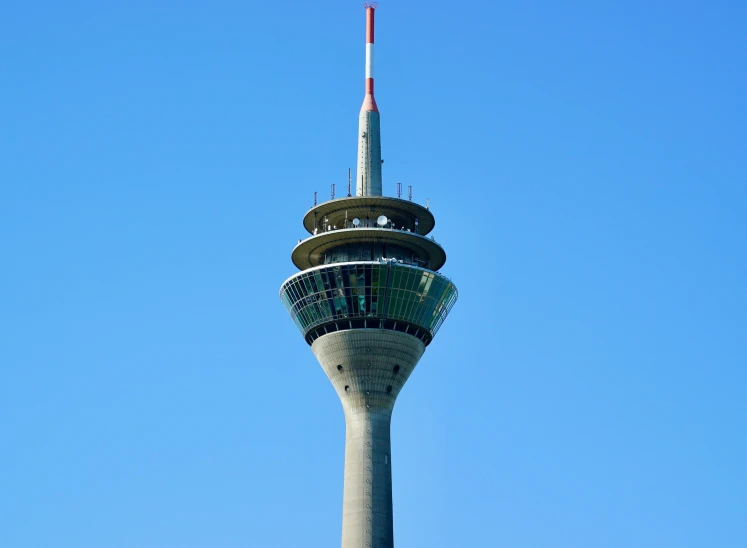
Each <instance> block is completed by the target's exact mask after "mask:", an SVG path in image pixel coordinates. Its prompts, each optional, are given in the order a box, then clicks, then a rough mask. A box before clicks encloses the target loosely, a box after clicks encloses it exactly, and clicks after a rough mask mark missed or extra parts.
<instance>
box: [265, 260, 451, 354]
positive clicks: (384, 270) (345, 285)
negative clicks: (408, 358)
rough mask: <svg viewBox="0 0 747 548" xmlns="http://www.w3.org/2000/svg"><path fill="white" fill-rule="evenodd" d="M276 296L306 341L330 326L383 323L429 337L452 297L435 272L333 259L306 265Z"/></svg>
mask: <svg viewBox="0 0 747 548" xmlns="http://www.w3.org/2000/svg"><path fill="white" fill-rule="evenodd" d="M280 299H281V300H282V302H283V304H284V305H285V307H286V308H287V309H288V312H290V314H291V317H292V318H293V321H295V322H296V325H297V326H298V328H299V330H300V331H301V333H302V334H303V335H304V338H305V339H306V342H308V343H309V344H311V343H313V342H314V340H316V339H317V338H319V337H321V336H322V335H325V334H326V333H332V332H335V331H342V330H346V329H360V328H382V329H391V330H395V331H402V332H405V333H409V334H411V335H414V336H416V337H418V338H420V339H421V340H422V341H423V342H424V343H425V344H426V345H427V344H429V343H430V342H431V340H433V337H434V336H435V335H436V332H437V331H438V329H439V327H441V324H442V323H443V321H444V320H445V319H446V315H447V314H448V313H449V310H451V307H452V306H453V305H454V303H455V302H456V299H457V289H456V286H455V285H454V284H453V283H451V281H450V280H449V279H448V278H446V277H445V276H442V275H441V274H439V273H437V272H433V271H431V270H426V269H424V268H420V267H417V266H411V265H404V264H400V263H396V262H394V261H384V262H378V261H374V262H353V263H335V264H330V265H324V266H319V267H316V268H312V269H309V270H305V271H303V272H300V273H298V274H296V275H295V276H292V277H291V278H289V279H288V280H286V281H285V283H283V285H282V287H281V288H280Z"/></svg>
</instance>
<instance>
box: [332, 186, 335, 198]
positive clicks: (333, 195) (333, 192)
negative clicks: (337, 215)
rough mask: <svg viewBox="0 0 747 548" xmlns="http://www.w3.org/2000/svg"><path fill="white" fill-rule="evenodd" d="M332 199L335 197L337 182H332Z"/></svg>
mask: <svg viewBox="0 0 747 548" xmlns="http://www.w3.org/2000/svg"><path fill="white" fill-rule="evenodd" d="M332 199H333V200H334V199H335V183H332Z"/></svg>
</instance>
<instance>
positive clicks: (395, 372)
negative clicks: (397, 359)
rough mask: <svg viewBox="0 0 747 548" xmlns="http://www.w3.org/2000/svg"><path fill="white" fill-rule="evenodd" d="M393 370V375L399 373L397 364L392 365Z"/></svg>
mask: <svg viewBox="0 0 747 548" xmlns="http://www.w3.org/2000/svg"><path fill="white" fill-rule="evenodd" d="M393 371H394V374H395V375H396V374H397V373H399V365H395V366H394V370H393Z"/></svg>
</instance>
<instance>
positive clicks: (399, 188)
mask: <svg viewBox="0 0 747 548" xmlns="http://www.w3.org/2000/svg"><path fill="white" fill-rule="evenodd" d="M397 198H402V183H397Z"/></svg>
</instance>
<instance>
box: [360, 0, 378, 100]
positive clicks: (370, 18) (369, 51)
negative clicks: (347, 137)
mask: <svg viewBox="0 0 747 548" xmlns="http://www.w3.org/2000/svg"><path fill="white" fill-rule="evenodd" d="M363 7H364V8H366V100H367V101H366V102H368V103H369V104H367V105H366V107H368V108H367V109H366V110H371V111H373V112H378V111H379V109H378V107H377V106H376V100H375V99H374V13H375V12H376V8H377V7H379V4H378V2H366V3H365V4H363Z"/></svg>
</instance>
